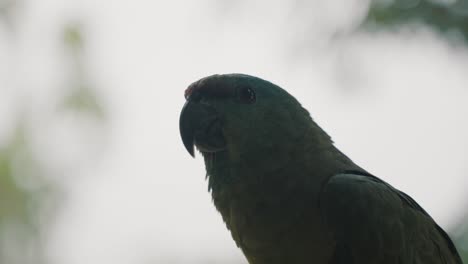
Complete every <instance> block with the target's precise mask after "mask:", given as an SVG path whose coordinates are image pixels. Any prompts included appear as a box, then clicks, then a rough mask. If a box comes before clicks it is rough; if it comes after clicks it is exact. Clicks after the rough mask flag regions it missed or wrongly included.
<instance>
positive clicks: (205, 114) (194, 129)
mask: <svg viewBox="0 0 468 264" xmlns="http://www.w3.org/2000/svg"><path fill="white" fill-rule="evenodd" d="M216 117H217V112H216V110H215V109H214V108H212V107H210V106H207V105H204V104H200V103H197V102H192V101H187V102H185V105H184V107H183V108H182V112H181V113H180V119H179V129H180V135H181V137H182V142H183V143H184V146H185V149H187V151H188V153H190V155H192V157H195V153H194V144H195V137H196V135H197V133H198V135H200V131H206V125H207V122H209V121H210V120H213V118H216Z"/></svg>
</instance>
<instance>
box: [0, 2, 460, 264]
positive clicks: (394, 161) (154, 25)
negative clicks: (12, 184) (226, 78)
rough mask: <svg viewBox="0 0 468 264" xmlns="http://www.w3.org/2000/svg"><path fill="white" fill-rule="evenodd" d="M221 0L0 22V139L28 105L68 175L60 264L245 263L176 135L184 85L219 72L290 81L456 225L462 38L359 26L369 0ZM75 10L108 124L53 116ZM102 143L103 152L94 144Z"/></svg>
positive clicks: (86, 6) (352, 142)
mask: <svg viewBox="0 0 468 264" xmlns="http://www.w3.org/2000/svg"><path fill="white" fill-rule="evenodd" d="M220 2H221V1H214V0H203V1H197V2H196V3H195V1H172V2H169V1H167V2H166V1H164V2H163V1H123V0H113V1H110V0H101V1H91V0H87V1H72V0H68V1H62V0H41V1H32V0H29V1H23V4H21V5H20V8H18V10H17V18H18V21H17V25H18V26H17V29H16V33H15V36H14V39H15V40H14V41H11V40H9V39H7V36H8V33H7V29H6V28H1V29H0V30H2V31H1V32H0V33H2V34H0V58H4V59H1V61H8V62H9V64H5V63H0V85H1V86H2V88H1V89H2V90H5V92H4V94H5V96H3V94H2V98H0V107H1V109H0V110H1V111H0V124H1V125H0V127H2V128H1V129H0V140H4V138H6V136H5V135H8V133H9V131H10V130H11V127H12V117H11V116H12V113H14V111H16V110H17V109H19V108H20V107H22V106H23V105H24V104H27V105H28V108H30V110H31V111H32V112H33V113H34V116H35V118H36V122H37V126H38V128H37V131H38V136H36V139H37V142H36V143H37V144H36V145H37V146H38V149H36V151H37V152H39V153H43V157H42V158H43V159H44V162H45V163H46V164H48V166H49V167H50V169H51V170H52V171H54V170H55V171H56V172H60V173H57V174H58V175H60V177H63V179H56V180H57V181H58V182H60V184H62V185H63V188H64V190H65V193H66V196H65V197H66V198H67V199H66V200H65V201H64V203H63V208H62V209H61V210H60V211H59V214H58V216H57V218H56V221H54V223H53V224H52V226H53V228H52V231H51V234H50V239H49V240H48V241H49V244H48V245H46V247H47V250H48V253H47V254H48V256H49V257H50V259H51V260H52V261H53V263H57V264H81V263H87V264H102V263H113V264H130V263H132V264H134V263H210V261H211V263H231V261H232V263H246V262H245V261H244V259H243V256H242V255H241V253H240V251H239V250H238V249H237V248H236V247H235V245H234V243H233V241H232V239H231V238H230V234H229V233H228V231H227V230H226V228H225V227H224V224H223V223H222V220H221V217H220V216H219V215H218V213H217V212H216V211H215V209H214V206H213V205H212V203H211V198H210V195H209V193H208V192H207V185H206V182H205V181H204V175H205V174H204V165H203V161H202V159H200V158H197V159H192V158H191V157H190V156H189V155H188V154H187V153H186V152H185V150H184V148H183V145H182V143H181V141H180V136H179V132H178V131H179V129H178V117H179V113H180V109H181V107H182V105H183V103H184V98H183V91H184V89H185V88H186V87H187V86H188V85H189V84H190V83H191V82H193V81H195V80H197V79H199V78H201V77H204V76H207V75H210V74H213V73H230V72H242V73H247V74H251V75H257V76H259V77H262V78H264V79H267V80H270V81H272V82H274V83H276V84H279V85H280V86H282V87H283V88H285V89H286V90H288V91H289V92H290V93H292V94H293V95H294V96H296V97H297V98H298V99H299V101H300V102H302V104H303V105H304V106H305V107H306V108H307V109H309V110H310V112H311V114H312V116H313V117H314V119H315V120H316V121H318V123H319V124H320V125H321V126H322V127H323V128H324V129H325V130H326V131H327V132H328V133H329V134H330V135H331V136H332V137H333V138H334V140H335V142H336V144H337V145H338V147H340V148H341V149H342V150H343V151H344V152H345V153H346V154H348V155H349V156H350V157H351V158H352V159H353V160H355V161H356V162H357V163H358V164H359V165H361V166H362V167H364V168H366V169H368V170H369V171H370V172H372V173H374V174H375V175H377V176H379V177H381V178H383V179H385V180H386V181H388V182H390V183H391V184H393V185H394V186H396V187H398V188H399V189H401V190H403V191H405V192H407V193H408V194H410V195H411V196H412V197H413V198H415V199H416V200H417V201H418V202H419V203H420V204H421V205H422V206H423V207H424V208H426V209H427V211H429V212H430V213H431V215H432V216H433V217H434V218H435V219H436V220H437V221H438V222H440V223H441V225H442V226H444V227H446V228H448V227H453V226H454V225H456V224H457V222H458V221H459V218H460V217H461V209H464V208H466V200H467V199H466V198H467V197H466V194H465V193H464V190H465V189H466V185H467V177H466V174H467V172H468V165H467V164H468V162H467V154H468V153H467V150H468V138H467V137H466V135H468V125H467V121H466V120H467V119H466V117H467V116H468V104H467V103H466V102H467V99H468V89H467V86H466V84H467V83H468V75H467V74H466V72H467V70H468V50H467V49H466V48H464V47H462V46H458V45H454V44H451V43H448V42H446V41H445V40H444V39H443V38H441V37H440V36H438V35H437V34H435V33H434V32H431V31H430V30H429V29H427V28H423V27H419V26H412V27H409V28H405V29H403V30H401V31H397V32H381V33H362V32H361V33H354V34H351V33H349V29H350V28H352V27H353V26H354V25H356V24H357V23H359V22H360V20H361V19H362V14H363V13H364V12H365V10H366V2H362V1H358V0H353V1H348V2H346V4H343V3H342V1H338V0H336V1H330V0H328V1H318V0H317V1H310V2H311V3H309V4H304V3H301V2H298V3H300V4H298V5H299V6H296V7H294V6H293V5H292V4H290V3H286V2H284V1H266V0H265V1H250V2H247V1H245V2H244V1H240V2H239V4H230V3H228V1H225V2H226V3H224V4H223V3H220ZM291 2H292V1H291ZM70 21H72V22H73V21H79V22H81V23H82V24H83V27H84V29H85V40H86V49H85V62H86V66H87V67H88V71H89V72H88V73H89V75H90V78H91V79H92V81H93V82H94V84H95V86H96V87H97V92H98V94H99V95H100V96H101V99H102V100H103V102H104V106H105V107H106V108H107V109H108V110H107V111H108V113H109V122H108V123H107V126H108V128H106V129H104V130H99V129H97V130H96V129H95V128H93V124H88V123H80V124H79V125H80V126H79V127H78V125H77V124H76V123H74V121H73V119H64V120H62V119H60V120H55V119H46V120H45V121H44V120H43V119H42V118H43V117H44V116H48V115H49V114H50V112H51V111H53V110H51V108H53V107H50V105H53V104H54V102H55V101H54V100H57V97H58V96H59V95H60V94H61V92H60V89H61V88H62V87H61V83H62V82H63V81H64V80H63V79H64V77H63V76H64V73H65V71H66V69H64V68H63V58H62V55H63V50H62V49H61V47H60V43H59V40H58V38H59V36H60V35H59V34H60V32H61V30H62V28H63V25H64V24H66V23H69V22H70ZM336 32H340V33H341V34H338V37H335V38H330V37H331V36H333V35H334V33H336ZM2 75H3V76H2ZM2 93H3V92H2ZM96 131H97V132H96ZM96 133H97V134H96ZM83 135H84V136H83ZM102 142H104V143H103V144H102V145H103V146H104V147H103V148H104V151H103V152H102V153H101V154H102V155H101V156H99V157H96V155H90V154H89V153H88V152H92V150H94V149H95V145H96V144H100V143H102ZM77 160H78V161H79V162H77ZM73 164H75V165H76V164H79V166H75V167H74V168H73V169H72V170H64V168H72V167H73ZM236 261H237V262H236Z"/></svg>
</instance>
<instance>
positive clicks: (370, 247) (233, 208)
mask: <svg viewBox="0 0 468 264" xmlns="http://www.w3.org/2000/svg"><path fill="white" fill-rule="evenodd" d="M185 98H186V103H185V105H184V107H183V109H182V112H181V115H180V124H179V125H180V133H181V137H182V141H183V144H184V146H185V148H186V149H187V151H188V152H189V153H190V154H191V155H192V156H194V147H196V148H197V149H198V150H199V151H200V152H201V154H202V156H203V158H204V161H205V167H206V177H207V179H208V190H209V191H211V194H212V197H213V202H214V205H215V206H216V208H217V210H218V211H219V212H220V213H221V215H222V218H223V220H224V222H225V224H226V226H227V228H228V229H229V230H230V232H231V235H232V237H233V239H234V240H235V242H236V244H237V246H238V247H239V248H240V249H241V250H242V252H243V253H244V255H245V256H246V258H247V260H248V262H249V263H250V264H277V263H278V264H279V263H281V264H302V263H303V264H306V263H307V264H312V263H314V264H325V263H326V264H345V263H346V264H371V263H372V264H375V263H380V264H390V263H392V264H442V263H444V264H459V263H462V260H461V258H460V256H459V254H458V252H457V249H456V248H455V246H454V244H453V242H452V241H451V239H450V237H449V236H448V235H447V233H445V232H444V230H442V228H441V227H440V226H438V225H437V224H436V223H435V221H434V220H433V219H432V218H431V217H430V216H429V214H428V213H427V212H426V211H424V209H422V208H421V206H419V205H418V204H417V203H416V202H415V201H414V200H413V199H412V198H411V197H410V196H408V195H407V194H405V193H403V192H401V191H399V190H397V189H396V188H394V187H392V186H391V185H390V184H388V183H386V182H385V181H383V180H381V179H379V178H377V177H375V176H373V175H371V174H370V173H369V172H367V171H366V170H364V169H362V168H361V167H359V166H358V165H356V164H355V163H354V162H353V161H351V160H350V159H349V158H348V157H347V156H345V155H344V154H343V153H342V152H340V151H339V150H338V149H337V148H336V147H335V146H334V145H333V141H332V140H331V138H330V137H329V136H328V135H327V133H325V132H324V131H323V130H322V129H321V128H320V127H319V126H318V125H317V124H316V123H315V122H314V121H313V120H312V118H311V117H310V115H309V112H308V111H307V110H306V109H304V108H303V107H302V106H301V104H300V103H299V102H298V101H297V100H296V99H295V98H294V97H293V96H291V95H290V94H288V93H287V92H286V91H285V90H283V89H282V88H280V87H279V86H277V85H275V84H273V83H270V82H268V81H265V80H262V79H260V78H257V77H254V76H249V75H244V74H224V75H213V76H209V77H206V78H203V79H201V80H199V81H196V82H194V83H193V84H191V85H190V86H189V87H188V88H187V89H186V90H185Z"/></svg>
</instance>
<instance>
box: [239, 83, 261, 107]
mask: <svg viewBox="0 0 468 264" xmlns="http://www.w3.org/2000/svg"><path fill="white" fill-rule="evenodd" d="M237 99H238V100H239V102H241V103H243V104H253V103H255V101H256V100H257V98H256V95H255V92H254V90H253V89H252V88H250V87H248V86H243V87H239V89H237Z"/></svg>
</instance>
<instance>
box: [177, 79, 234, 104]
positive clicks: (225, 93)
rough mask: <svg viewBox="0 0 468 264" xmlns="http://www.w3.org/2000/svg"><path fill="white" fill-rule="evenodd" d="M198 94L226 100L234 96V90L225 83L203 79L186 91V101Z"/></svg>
mask: <svg viewBox="0 0 468 264" xmlns="http://www.w3.org/2000/svg"><path fill="white" fill-rule="evenodd" d="M195 92H198V93H200V94H202V95H204V96H208V97H215V98H225V97H229V96H232V95H233V89H232V88H231V87H229V85H227V84H226V83H223V82H221V81H219V80H217V79H215V78H213V77H211V78H207V79H201V80H199V81H197V82H195V83H192V84H191V85H190V86H189V87H188V88H187V89H185V91H184V97H185V99H189V98H190V96H191V95H192V94H194V93H195Z"/></svg>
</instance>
